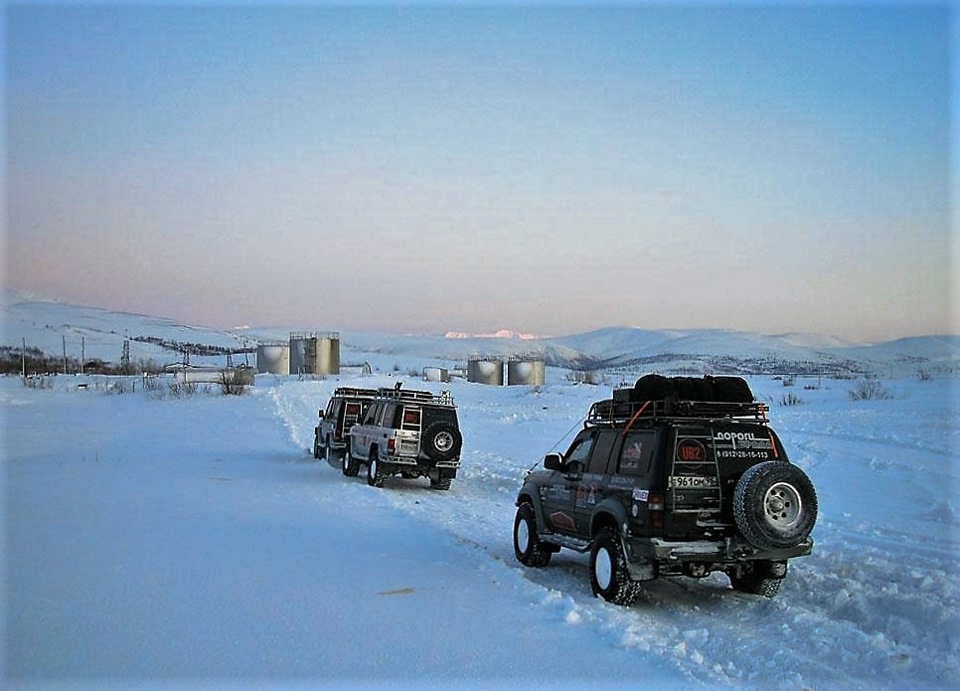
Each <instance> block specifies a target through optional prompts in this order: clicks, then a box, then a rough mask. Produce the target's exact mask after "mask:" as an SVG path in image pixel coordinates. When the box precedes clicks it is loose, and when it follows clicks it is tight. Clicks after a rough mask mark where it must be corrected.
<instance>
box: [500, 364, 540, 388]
mask: <svg viewBox="0 0 960 691" xmlns="http://www.w3.org/2000/svg"><path fill="white" fill-rule="evenodd" d="M546 380H547V374H546V367H545V366H544V363H543V360H526V359H522V358H517V359H512V360H510V362H508V363H507V385H508V386H516V385H518V384H519V385H526V386H543V385H544V383H545V382H546Z"/></svg>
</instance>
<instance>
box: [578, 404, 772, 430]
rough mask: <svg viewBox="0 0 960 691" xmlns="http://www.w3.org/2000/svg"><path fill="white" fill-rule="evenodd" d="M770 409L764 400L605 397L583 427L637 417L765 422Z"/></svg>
mask: <svg viewBox="0 0 960 691" xmlns="http://www.w3.org/2000/svg"><path fill="white" fill-rule="evenodd" d="M769 410H770V409H769V408H768V407H767V404H766V403H760V402H751V403H730V402H727V401H688V400H678V399H675V398H666V399H662V400H659V401H618V400H616V399H612V398H610V399H607V400H604V401H597V402H596V403H594V404H593V405H591V406H590V412H589V413H587V419H586V420H585V421H584V423H583V426H584V427H619V426H622V425H626V426H628V427H629V426H630V425H632V424H633V423H634V421H636V420H637V419H649V418H700V419H707V420H717V419H727V420H750V421H753V422H759V423H761V424H767V423H768V422H769V418H768V417H767V413H768V411H769Z"/></svg>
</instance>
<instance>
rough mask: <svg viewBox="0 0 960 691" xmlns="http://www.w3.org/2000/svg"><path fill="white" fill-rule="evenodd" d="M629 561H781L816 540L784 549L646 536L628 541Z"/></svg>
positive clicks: (802, 551) (808, 548) (740, 542)
mask: <svg viewBox="0 0 960 691" xmlns="http://www.w3.org/2000/svg"><path fill="white" fill-rule="evenodd" d="M625 542H626V548H627V561H628V562H629V563H631V564H632V563H638V564H650V563H651V562H684V561H696V562H712V563H735V562H742V561H754V560H764V561H782V560H784V559H791V558H793V557H803V556H806V555H808V554H810V552H811V551H812V550H813V540H812V539H811V538H807V539H806V540H804V541H803V542H801V543H800V544H799V545H796V546H795V547H787V548H783V549H760V548H758V547H754V546H753V545H751V544H750V543H748V542H746V541H745V540H742V539H739V538H726V539H725V540H722V541H707V540H697V541H684V542H677V541H670V540H663V539H661V538H647V539H642V540H630V539H627V540H626V541H625Z"/></svg>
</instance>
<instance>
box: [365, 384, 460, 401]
mask: <svg viewBox="0 0 960 691" xmlns="http://www.w3.org/2000/svg"><path fill="white" fill-rule="evenodd" d="M377 396H379V397H380V398H396V399H397V400H400V401H423V402H428V403H440V404H441V405H453V396H452V395H451V394H450V392H449V391H444V392H442V393H439V394H434V393H433V392H432V391H417V390H415V389H403V388H400V387H393V388H390V387H385V386H384V387H380V388H379V389H377Z"/></svg>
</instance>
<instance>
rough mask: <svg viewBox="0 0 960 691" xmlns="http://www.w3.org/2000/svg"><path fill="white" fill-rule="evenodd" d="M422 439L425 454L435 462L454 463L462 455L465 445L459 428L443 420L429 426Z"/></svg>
mask: <svg viewBox="0 0 960 691" xmlns="http://www.w3.org/2000/svg"><path fill="white" fill-rule="evenodd" d="M420 439H421V440H422V441H421V446H422V447H423V452H424V453H425V454H427V456H428V457H429V458H430V460H432V461H434V462H437V461H452V460H453V459H454V458H457V456H459V455H460V448H461V446H462V445H463V436H462V435H461V434H460V430H459V429H457V426H456V425H454V424H452V423H450V422H445V421H443V420H438V421H437V422H434V423H433V424H431V425H428V426H427V428H426V429H425V430H424V431H423V434H422V435H421V437H420Z"/></svg>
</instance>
